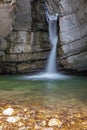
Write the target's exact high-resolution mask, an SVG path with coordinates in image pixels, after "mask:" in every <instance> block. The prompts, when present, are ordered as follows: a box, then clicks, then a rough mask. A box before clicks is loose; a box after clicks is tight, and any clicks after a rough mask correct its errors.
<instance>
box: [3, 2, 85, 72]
mask: <svg viewBox="0 0 87 130" xmlns="http://www.w3.org/2000/svg"><path fill="white" fill-rule="evenodd" d="M11 2H12V1H10V2H6V0H5V2H4V3H0V10H3V11H2V12H3V17H2V14H1V11H0V24H1V17H2V18H3V19H4V18H6V21H8V25H6V26H4V27H3V26H2V29H1V30H0V73H30V72H36V71H39V70H41V69H44V68H45V66H46V62H47V58H48V55H49V50H50V44H49V39H48V27H47V26H48V25H47V22H46V18H45V9H44V8H45V1H44V0H41V1H40V0H17V1H15V0H14V1H13V3H12V4H11ZM46 2H47V4H48V6H49V9H50V12H51V13H53V14H56V13H57V14H59V21H58V26H59V29H58V33H59V43H58V49H57V50H58V51H57V52H58V53H57V55H58V56H57V62H58V64H59V65H60V66H61V69H64V70H66V71H69V70H70V71H72V72H73V71H74V72H75V71H76V72H83V71H87V68H86V67H87V6H86V5H87V0H79V1H77V0H50V1H49V0H46ZM8 7H9V8H8ZM6 9H7V10H6ZM4 21H5V20H4ZM2 23H3V22H2ZM3 25H5V24H4V23H3Z"/></svg>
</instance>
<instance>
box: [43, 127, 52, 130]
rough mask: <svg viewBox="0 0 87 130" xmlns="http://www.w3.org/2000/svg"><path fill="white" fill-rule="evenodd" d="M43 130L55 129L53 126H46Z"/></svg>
mask: <svg viewBox="0 0 87 130" xmlns="http://www.w3.org/2000/svg"><path fill="white" fill-rule="evenodd" d="M42 130H54V129H53V128H52V127H46V128H43V129H42Z"/></svg>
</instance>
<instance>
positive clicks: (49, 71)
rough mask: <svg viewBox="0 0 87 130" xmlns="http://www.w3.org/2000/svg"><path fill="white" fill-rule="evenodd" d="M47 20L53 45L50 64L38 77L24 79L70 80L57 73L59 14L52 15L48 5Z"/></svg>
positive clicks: (49, 59)
mask: <svg viewBox="0 0 87 130" xmlns="http://www.w3.org/2000/svg"><path fill="white" fill-rule="evenodd" d="M46 7H47V8H46V19H47V22H48V30H49V41H50V43H51V45H52V49H51V52H50V55H49V58H48V63H47V66H46V71H45V72H41V73H38V74H36V75H31V76H24V77H23V79H28V80H61V79H66V78H68V77H67V76H65V75H62V74H60V73H59V72H58V73H57V66H56V48H57V43H58V34H57V20H58V14H55V15H53V14H51V13H50V11H49V7H48V5H47V4H46Z"/></svg>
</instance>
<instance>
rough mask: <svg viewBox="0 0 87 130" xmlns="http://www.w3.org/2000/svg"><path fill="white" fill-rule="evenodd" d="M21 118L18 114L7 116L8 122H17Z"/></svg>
mask: <svg viewBox="0 0 87 130" xmlns="http://www.w3.org/2000/svg"><path fill="white" fill-rule="evenodd" d="M19 120H20V118H19V117H18V116H15V117H8V118H7V122H9V123H16V122H17V121H19Z"/></svg>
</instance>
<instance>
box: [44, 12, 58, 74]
mask: <svg viewBox="0 0 87 130" xmlns="http://www.w3.org/2000/svg"><path fill="white" fill-rule="evenodd" d="M46 19H47V22H48V28H49V41H50V43H51V45H52V50H51V52H50V55H49V58H48V63H47V67H46V73H51V74H53V73H56V72H57V67H56V47H57V42H58V34H57V20H58V15H57V14H56V15H52V14H50V13H49V11H48V10H47V12H46Z"/></svg>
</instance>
